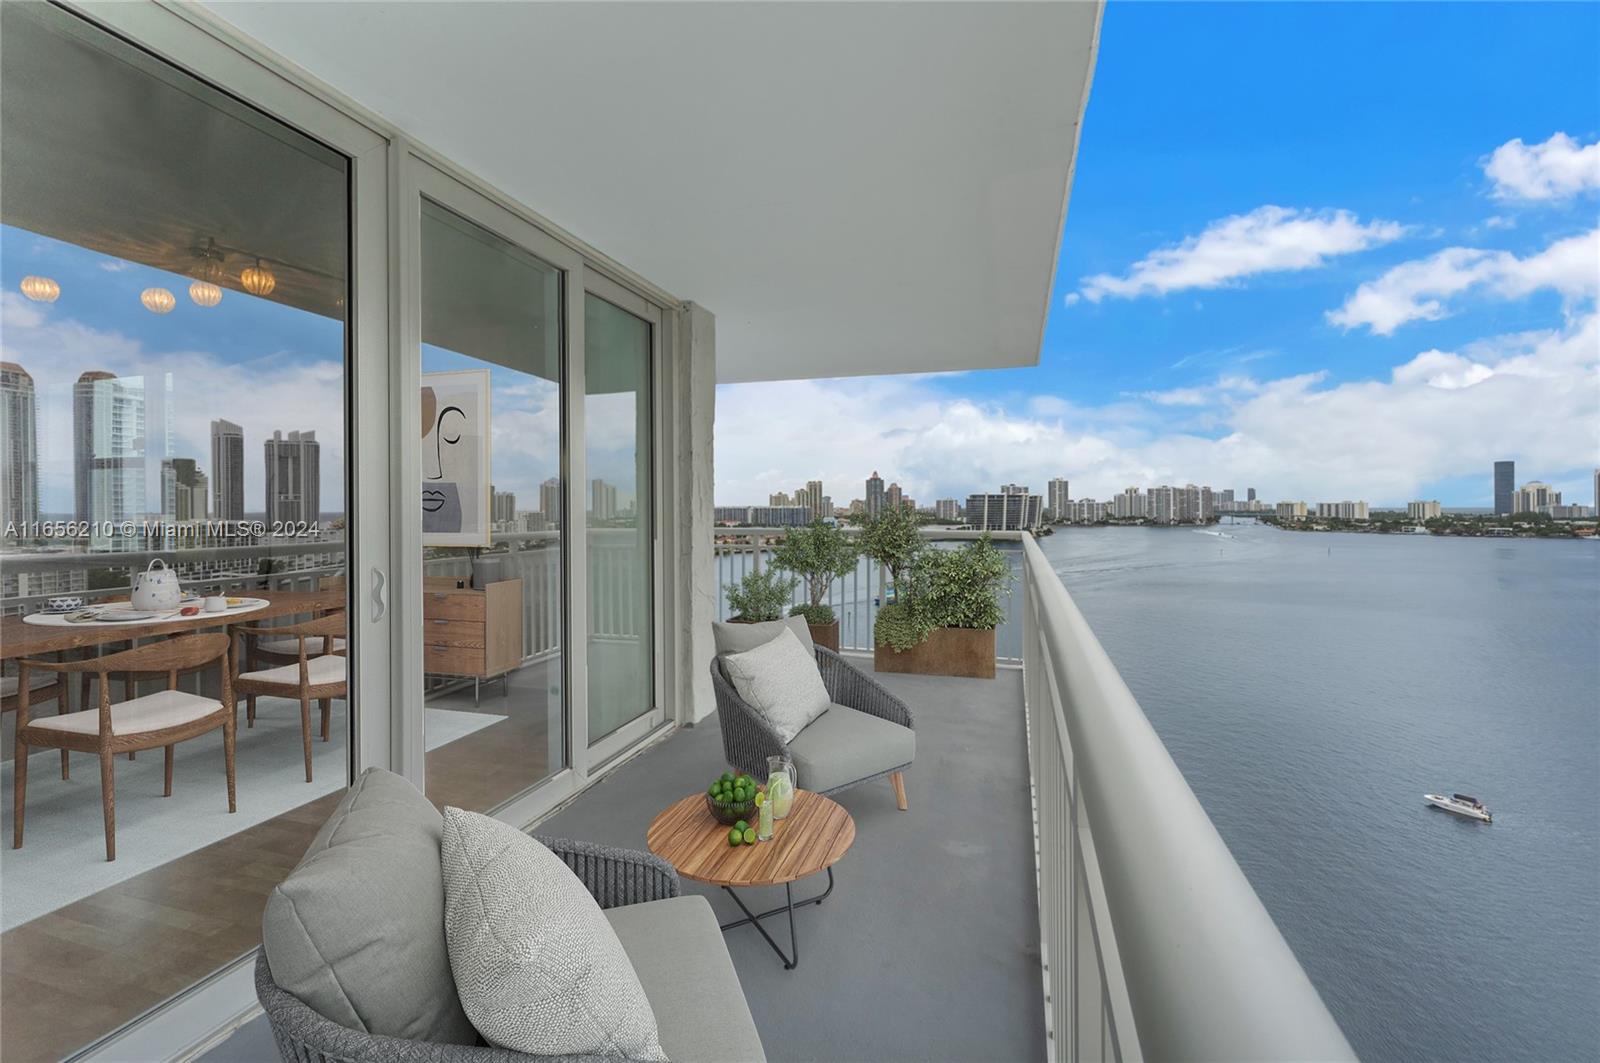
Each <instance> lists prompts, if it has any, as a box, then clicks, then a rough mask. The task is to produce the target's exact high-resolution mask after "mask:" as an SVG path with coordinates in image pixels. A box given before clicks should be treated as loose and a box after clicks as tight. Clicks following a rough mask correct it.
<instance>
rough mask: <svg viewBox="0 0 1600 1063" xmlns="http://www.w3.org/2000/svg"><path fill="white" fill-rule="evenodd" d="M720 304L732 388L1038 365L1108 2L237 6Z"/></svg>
mask: <svg viewBox="0 0 1600 1063" xmlns="http://www.w3.org/2000/svg"><path fill="white" fill-rule="evenodd" d="M211 6H212V10H213V11H215V12H216V13H217V14H218V15H219V16H220V17H221V18H223V19H225V20H226V21H228V22H230V23H232V24H234V25H235V26H237V27H238V28H239V29H240V30H242V31H243V32H244V33H246V34H248V35H250V36H252V37H254V38H256V39H257V40H259V41H260V42H261V43H263V44H265V45H266V46H267V47H269V48H271V49H273V50H274V51H276V52H278V53H280V54H282V55H283V56H284V57H286V58H288V59H289V60H291V61H293V62H295V63H297V64H299V65H300V66H302V67H304V68H305V69H307V70H308V71H310V72H311V73H312V74H313V75H315V76H316V77H318V78H320V79H322V80H323V81H325V82H327V83H328V84H329V85H331V86H333V87H334V88H336V89H338V90H339V91H341V92H343V93H345V94H346V95H348V96H349V97H350V98H351V99H353V100H355V101H356V102H357V103H359V104H361V105H363V106H365V107H367V108H369V109H370V110H372V111H374V112H376V113H377V114H379V115H381V116H382V117H383V118H384V119H386V120H387V121H389V122H391V123H393V124H394V126H395V127H397V128H399V129H401V130H403V131H404V132H406V133H407V134H409V135H411V136H414V137H415V138H417V139H418V140H419V141H420V142H422V143H424V144H426V145H428V146H429V147H431V148H433V149H435V150H436V151H439V152H441V153H442V154H444V155H445V156H447V157H448V158H449V159H451V160H452V161H453V162H455V163H456V164H457V165H459V166H461V167H463V168H465V169H466V170H467V171H469V172H471V173H473V174H475V175H476V176H478V177H479V178H481V179H483V180H485V181H487V182H489V183H490V184H492V185H494V186H495V187H498V188H500V189H501V190H503V191H504V192H506V193H507V194H509V195H511V196H513V197H515V198H516V199H518V200H520V201H522V202H524V203H526V204H528V205H529V206H530V207H532V208H533V209H534V210H536V211H538V212H540V213H541V214H542V215H544V216H545V217H547V218H549V219H550V220H551V221H552V222H554V223H555V224H557V225H559V226H561V227H563V228H565V229H567V230H569V231H570V232H572V233H574V234H575V235H577V236H578V237H580V238H582V239H584V240H586V241H588V242H589V243H590V244H591V245H593V246H594V247H596V248H599V249H600V250H601V251H603V252H605V253H606V254H608V255H610V256H612V257H613V258H614V259H616V260H617V261H619V262H621V263H622V264H624V265H625V266H627V267H628V268H630V269H632V270H634V271H636V272H637V273H639V274H640V275H642V276H644V277H647V278H649V279H650V280H651V281H652V282H653V283H655V284H658V285H660V286H661V287H663V288H665V289H666V290H668V291H671V292H674V293H676V294H677V295H678V296H680V297H682V298H685V299H693V300H695V301H697V302H699V303H701V304H703V305H704V306H706V307H707V308H708V309H710V310H711V311H712V312H713V313H715V314H716V315H717V354H718V377H719V378H720V379H721V380H723V381H739V380H772V379H784V378H795V377H827V376H845V375H855V374H866V373H898V372H929V371H938V370H955V369H978V368H992V367H1003V366H1020V365H1032V364H1035V363H1037V361H1038V357H1039V341H1040V336H1041V333H1042V331H1043V327H1044V322H1045V316H1046V313H1047V312H1048V309H1049V298H1050V284H1051V279H1052V274H1053V270H1054V267H1055V262H1056V257H1057V252H1058V245H1059V240H1060V234H1061V225H1062V220H1063V217H1064V213H1065V203H1066V197H1067V192H1068V190H1069V185H1070V181H1071V177H1072V170H1073V163H1074V158H1075V154H1076V150H1077V142H1078V127H1079V123H1080V120H1081V118H1082V115H1083V108H1084V103H1085V97H1086V95H1087V92H1088V88H1089V80H1090V76H1091V74H1092V72H1093V66H1094V56H1095V46H1096V39H1097V35H1098V27H1099V20H1100V7H1101V5H1100V3H1098V2H1094V3H1089V2H1084V3H1077V2H1042V3H1039V2H1023V3H1010V2H999V0H997V2H978V3H961V2H953V3H783V2H777V3H743V4H739V3H498V4H490V3H463V4H454V3H386V2H379V3H261V2H243V3H237V2H229V3H213V4H212V5H211Z"/></svg>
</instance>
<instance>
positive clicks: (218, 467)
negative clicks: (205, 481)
mask: <svg viewBox="0 0 1600 1063" xmlns="http://www.w3.org/2000/svg"><path fill="white" fill-rule="evenodd" d="M211 512H212V515H213V516H215V517H216V519H217V520H243V519H244V429H243V428H240V427H239V426H238V425H236V424H234V423H233V422H232V421H224V420H216V421H212V422H211Z"/></svg>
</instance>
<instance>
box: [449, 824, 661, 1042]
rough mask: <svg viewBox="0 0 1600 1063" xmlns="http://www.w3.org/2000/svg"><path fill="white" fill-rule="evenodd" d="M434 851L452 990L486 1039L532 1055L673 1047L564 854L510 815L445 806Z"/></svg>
mask: <svg viewBox="0 0 1600 1063" xmlns="http://www.w3.org/2000/svg"><path fill="white" fill-rule="evenodd" d="M439 859H440V866H441V868H443V871H444V897H445V900H444V936H445V942H446V944H447V945H448V946H449V950H450V966H451V968H452V970H454V971H455V979H456V991H457V993H459V994H460V996H461V1006H462V1007H463V1008H465V1009H466V1013H467V1016H468V1018H470V1019H471V1020H472V1024H473V1025H474V1026H476V1027H477V1028H478V1032H479V1033H480V1034H482V1035H483V1038H484V1040H486V1041H488V1042H489V1043H490V1044H493V1045H498V1046H499V1047H501V1048H512V1049H516V1050H517V1051H519V1052H528V1053H531V1054H533V1055H549V1056H565V1055H600V1056H616V1057H620V1058H622V1059H629V1060H665V1059H666V1058H667V1057H666V1054H665V1053H663V1052H662V1051H661V1041H660V1037H659V1034H658V1033H657V1030H656V1016H655V1012H653V1011H651V1010H650V1001H649V1000H648V999H647V998H646V997H645V995H644V987H643V986H641V985H640V984H639V976H638V975H637V974H635V973H634V970H633V964H631V963H629V962H628V954H627V953H626V952H624V951H623V948H622V943H621V942H620V941H618V940H617V935H616V931H614V930H612V929H611V924H610V923H608V922H607V921H606V917H605V915H604V913H602V912H601V911H600V906H599V905H598V904H596V903H595V900H594V897H592V896H590V894H589V891H588V890H586V889H585V888H584V886H583V883H582V882H580V881H578V876H576V875H574V874H573V873H572V871H571V869H569V868H568V867H567V865H566V864H564V863H562V861H561V858H560V857H558V856H556V855H555V854H554V853H552V852H551V851H550V850H549V849H547V848H545V847H544V846H543V845H541V844H540V843H539V842H537V841H535V840H534V839H533V838H530V837H529V836H528V835H526V834H524V833H522V832H521V831H519V830H517V829H516V828H515V827H512V826H511V825H510V824H507V823H501V822H500V821H499V820H496V819H490V818H489V817H488V816H481V815H479V814H477V813H476V812H464V811H462V810H461V809H459V808H446V809H445V810H444V838H443V841H442V842H441V844H440V849H439Z"/></svg>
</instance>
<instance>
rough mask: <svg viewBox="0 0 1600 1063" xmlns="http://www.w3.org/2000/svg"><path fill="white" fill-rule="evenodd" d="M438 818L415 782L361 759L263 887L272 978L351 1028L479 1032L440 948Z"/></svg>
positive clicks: (455, 1035)
mask: <svg viewBox="0 0 1600 1063" xmlns="http://www.w3.org/2000/svg"><path fill="white" fill-rule="evenodd" d="M442 826H443V820H442V819H441V818H440V816H439V812H438V810H436V809H435V808H434V807H433V804H432V802H430V801H429V800H428V799H427V798H426V797H424V796H423V795H422V792H421V791H420V790H418V789H417V788H416V787H415V786H413V785H411V783H409V782H407V781H406V780H405V779H402V778H401V777H400V776H398V775H396V774H394V773H393V772H388V771H384V770H383V769H382V768H368V769H367V771H366V772H364V773H363V774H362V775H361V777H360V778H358V779H357V780H356V782H355V785H354V786H352V787H351V788H350V790H349V791H348V792H347V793H346V794H345V795H344V799H343V800H341V801H340V802H339V806H338V807H337V808H335V809H334V811H333V815H331V816H329V817H328V821H327V822H326V823H324V824H323V825H322V829H321V830H320V831H318V832H317V836H316V837H315V838H314V839H312V842H311V846H310V848H309V849H307V850H306V855H305V857H304V858H303V859H302V860H301V861H300V864H299V866H297V867H296V868H295V869H294V871H292V872H291V873H290V874H289V877H288V878H286V879H285V880H284V881H283V882H282V883H280V884H279V885H278V887H277V888H276V889H274V890H273V891H272V893H271V894H269V895H268V897H267V909H266V915H265V917H264V918H263V919H262V925H261V944H262V947H263V948H264V949H265V950H266V954H267V963H268V966H269V967H270V968H271V970H272V980H273V981H274V982H276V983H277V984H278V985H279V986H281V987H282V988H283V989H285V990H286V991H288V992H289V993H292V994H294V995H295V996H296V997H298V998H300V1000H302V1001H304V1002H305V1003H306V1005H307V1006H309V1007H310V1008H311V1009H312V1010H313V1011H316V1012H318V1013H319V1014H321V1015H322V1016H324V1017H325V1018H328V1019H331V1020H332V1021H334V1022H337V1023H339V1024H340V1025H342V1026H348V1027H350V1028H351V1029H352V1030H360V1031H362V1032H364V1033H373V1034H382V1035H384V1036H387V1037H400V1038H404V1039H406V1040H410V1041H435V1042H443V1043H446V1044H457V1045H473V1044H477V1043H478V1032H477V1031H476V1030H474V1029H473V1028H472V1023H471V1022H469V1021H468V1020H467V1013H466V1012H465V1011H463V1010H462V1009H461V1000H460V998H459V997H458V996H457V995H456V984H455V979H454V978H453V977H452V976H451V972H450V957H449V955H448V954H447V953H446V952H445V942H444V878H443V875H442V874H441V872H440V870H439V838H440V832H441V829H442ZM419 1058H420V1057H419Z"/></svg>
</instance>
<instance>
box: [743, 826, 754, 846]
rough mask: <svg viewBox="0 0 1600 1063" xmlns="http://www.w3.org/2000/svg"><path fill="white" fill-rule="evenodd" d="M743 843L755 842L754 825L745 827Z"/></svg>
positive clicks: (752, 843)
mask: <svg viewBox="0 0 1600 1063" xmlns="http://www.w3.org/2000/svg"><path fill="white" fill-rule="evenodd" d="M744 843H745V844H746V845H754V844H755V843H756V829H755V828H754V827H746V828H745V829H744Z"/></svg>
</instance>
